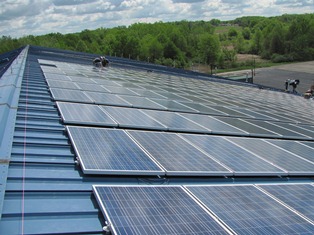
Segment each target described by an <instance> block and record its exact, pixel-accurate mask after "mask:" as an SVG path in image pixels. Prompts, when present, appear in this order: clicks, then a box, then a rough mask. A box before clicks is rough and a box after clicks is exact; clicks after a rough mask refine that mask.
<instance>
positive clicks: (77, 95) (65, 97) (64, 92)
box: [50, 88, 93, 103]
mask: <svg viewBox="0 0 314 235" xmlns="http://www.w3.org/2000/svg"><path fill="white" fill-rule="evenodd" d="M50 91H51V94H52V96H53V98H54V100H57V101H70V102H71V101H73V102H79V103H93V101H92V100H91V99H90V98H89V97H88V96H86V95H85V94H84V93H83V92H82V91H79V90H69V89H59V88H50Z"/></svg>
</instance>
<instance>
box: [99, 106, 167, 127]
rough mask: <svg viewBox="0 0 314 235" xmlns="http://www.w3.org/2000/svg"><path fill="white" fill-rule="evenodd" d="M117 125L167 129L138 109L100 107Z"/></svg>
mask: <svg viewBox="0 0 314 235" xmlns="http://www.w3.org/2000/svg"><path fill="white" fill-rule="evenodd" d="M102 108H103V109H104V110H106V112H107V113H108V114H109V115H110V116H111V117H113V119H114V120H115V121H116V122H117V123H118V124H119V127H124V128H127V127H132V128H140V129H143V128H145V129H157V130H167V127H166V126H164V125H162V124H161V123H160V122H157V121H156V120H154V119H153V118H151V117H149V116H147V115H146V114H144V113H143V112H141V111H140V110H139V109H135V108H121V107H109V106H107V107H102Z"/></svg>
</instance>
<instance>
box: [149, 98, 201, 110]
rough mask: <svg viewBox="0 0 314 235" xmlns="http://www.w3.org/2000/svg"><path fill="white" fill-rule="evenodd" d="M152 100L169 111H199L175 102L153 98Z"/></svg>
mask: <svg viewBox="0 0 314 235" xmlns="http://www.w3.org/2000/svg"><path fill="white" fill-rule="evenodd" d="M151 100H152V101H154V102H155V103H157V104H159V105H161V106H163V107H165V108H166V109H167V110H171V111H182V112H197V110H195V109H193V108H190V107H188V106H186V105H183V104H180V103H178V102H176V101H174V100H167V99H155V98H151Z"/></svg>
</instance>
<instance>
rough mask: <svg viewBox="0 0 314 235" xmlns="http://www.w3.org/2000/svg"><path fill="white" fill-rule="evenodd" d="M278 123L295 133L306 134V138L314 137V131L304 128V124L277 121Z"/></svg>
mask: <svg viewBox="0 0 314 235" xmlns="http://www.w3.org/2000/svg"><path fill="white" fill-rule="evenodd" d="M276 125H279V126H280V127H282V128H286V129H288V130H290V131H293V132H294V133H298V134H301V135H302V136H305V138H311V139H314V131H311V130H310V129H309V128H308V129H304V128H303V127H302V126H300V125H297V124H294V123H283V122H280V123H276Z"/></svg>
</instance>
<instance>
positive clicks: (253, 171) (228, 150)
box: [182, 135, 287, 175]
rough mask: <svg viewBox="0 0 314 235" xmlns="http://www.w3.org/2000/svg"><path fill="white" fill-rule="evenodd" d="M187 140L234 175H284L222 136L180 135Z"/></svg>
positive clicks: (279, 170)
mask: <svg viewBox="0 0 314 235" xmlns="http://www.w3.org/2000/svg"><path fill="white" fill-rule="evenodd" d="M182 136H183V137H184V138H185V139H187V140H188V141H189V142H191V143H192V144H194V145H195V146H197V147H198V148H200V149H202V150H204V151H205V152H206V153H208V154H210V155H211V156H212V157H214V158H215V159H217V160H218V161H219V162H221V163H222V164H224V165H225V166H228V167H229V168H230V169H231V170H232V171H234V174H235V175H285V174H287V173H286V172H284V171H282V170H281V169H279V168H277V167H275V166H273V165H272V164H270V163H268V162H266V161H264V160H263V159H261V158H259V157H257V156H255V155H254V154H252V153H250V152H248V151H246V150H244V149H243V148H241V147H239V146H237V145H235V144H233V143H231V142H230V141H228V140H226V139H225V138H222V137H213V136H205V135H182Z"/></svg>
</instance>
